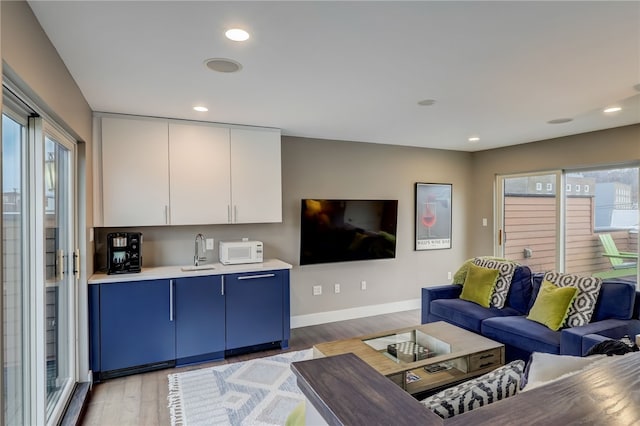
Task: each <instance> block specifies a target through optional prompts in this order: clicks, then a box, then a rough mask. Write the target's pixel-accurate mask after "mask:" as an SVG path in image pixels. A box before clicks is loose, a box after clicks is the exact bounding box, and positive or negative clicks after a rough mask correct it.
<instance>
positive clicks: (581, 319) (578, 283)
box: [544, 272, 602, 327]
mask: <svg viewBox="0 0 640 426" xmlns="http://www.w3.org/2000/svg"><path fill="white" fill-rule="evenodd" d="M544 279H545V281H549V282H551V283H553V284H555V285H557V286H558V287H575V288H577V289H578V293H577V294H576V297H575V299H574V300H573V303H572V304H571V307H570V308H569V314H568V316H567V319H566V321H565V325H566V326H567V327H579V326H581V325H585V324H589V322H591V317H592V316H593V312H594V310H595V307H596V302H597V301H598V295H599V294H600V287H602V280H601V279H600V278H597V277H581V276H579V275H573V274H562V273H560V272H547V273H546V274H544Z"/></svg>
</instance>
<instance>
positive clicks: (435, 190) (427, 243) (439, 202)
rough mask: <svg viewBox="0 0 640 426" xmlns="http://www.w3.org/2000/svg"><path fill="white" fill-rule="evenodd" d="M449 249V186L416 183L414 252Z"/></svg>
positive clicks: (446, 184)
mask: <svg viewBox="0 0 640 426" xmlns="http://www.w3.org/2000/svg"><path fill="white" fill-rule="evenodd" d="M450 248H451V184H449V183H416V248H415V249H416V250H438V249H450Z"/></svg>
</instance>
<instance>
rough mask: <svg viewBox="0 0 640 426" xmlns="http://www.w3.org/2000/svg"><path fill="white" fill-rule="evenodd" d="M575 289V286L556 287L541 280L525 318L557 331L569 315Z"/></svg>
mask: <svg viewBox="0 0 640 426" xmlns="http://www.w3.org/2000/svg"><path fill="white" fill-rule="evenodd" d="M577 291H578V289H577V288H575V287H558V286H556V285H554V284H552V283H550V282H549V281H546V280H544V281H542V285H541V286H540V291H539V292H538V296H536V301H535V302H534V303H533V307H532V308H531V311H529V315H528V316H527V319H530V320H532V321H535V322H539V323H540V324H544V325H546V326H547V327H549V328H550V329H551V330H553V331H558V330H559V329H560V327H561V326H562V324H563V323H564V321H565V320H566V319H567V315H569V308H570V307H571V302H573V299H574V298H575V297H576V292H577Z"/></svg>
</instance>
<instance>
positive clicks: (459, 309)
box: [429, 299, 520, 333]
mask: <svg viewBox="0 0 640 426" xmlns="http://www.w3.org/2000/svg"><path fill="white" fill-rule="evenodd" d="M429 313H430V315H432V316H435V317H438V319H442V320H445V321H447V322H448V323H450V324H453V325H457V326H458V327H462V328H464V329H467V330H470V331H473V332H476V333H480V326H481V324H482V321H483V320H485V319H487V318H493V317H502V316H507V315H520V312H518V311H516V310H515V309H513V308H510V307H505V308H503V309H498V308H483V307H482V306H480V305H477V304H475V303H473V302H468V301H466V300H462V299H436V300H433V301H432V302H431V304H430V306H429Z"/></svg>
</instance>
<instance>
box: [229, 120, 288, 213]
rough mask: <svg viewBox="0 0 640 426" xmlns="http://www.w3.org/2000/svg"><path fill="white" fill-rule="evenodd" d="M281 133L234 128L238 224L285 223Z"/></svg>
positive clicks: (233, 189)
mask: <svg viewBox="0 0 640 426" xmlns="http://www.w3.org/2000/svg"><path fill="white" fill-rule="evenodd" d="M280 149H281V148H280V132H279V131H275V130H274V131H271V130H264V129H261V130H250V129H231V201H232V204H233V222H234V223H267V222H282V167H281V152H280Z"/></svg>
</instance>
